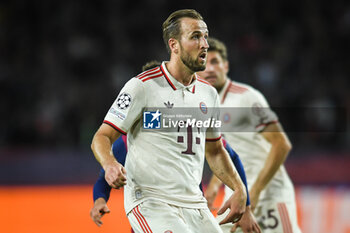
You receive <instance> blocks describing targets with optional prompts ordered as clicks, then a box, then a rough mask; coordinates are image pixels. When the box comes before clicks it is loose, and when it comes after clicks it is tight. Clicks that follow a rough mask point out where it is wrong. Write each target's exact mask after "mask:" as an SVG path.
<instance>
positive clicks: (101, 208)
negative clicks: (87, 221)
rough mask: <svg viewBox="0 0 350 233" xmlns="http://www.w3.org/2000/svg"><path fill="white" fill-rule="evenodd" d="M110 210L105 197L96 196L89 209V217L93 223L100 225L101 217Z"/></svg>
mask: <svg viewBox="0 0 350 233" xmlns="http://www.w3.org/2000/svg"><path fill="white" fill-rule="evenodd" d="M109 212H110V210H109V209H108V206H107V203H106V201H105V199H103V198H101V197H100V198H98V199H97V200H96V201H95V203H94V206H93V207H92V209H91V210H90V217H91V219H92V221H94V223H96V225H97V226H99V227H100V226H101V225H102V221H101V218H102V216H103V215H104V214H108V213H109Z"/></svg>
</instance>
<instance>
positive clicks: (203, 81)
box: [197, 76, 211, 86]
mask: <svg viewBox="0 0 350 233" xmlns="http://www.w3.org/2000/svg"><path fill="white" fill-rule="evenodd" d="M197 80H198V81H199V82H202V83H205V84H208V85H209V86H211V84H210V83H208V82H207V81H205V80H204V79H202V78H200V77H199V76H198V77H197Z"/></svg>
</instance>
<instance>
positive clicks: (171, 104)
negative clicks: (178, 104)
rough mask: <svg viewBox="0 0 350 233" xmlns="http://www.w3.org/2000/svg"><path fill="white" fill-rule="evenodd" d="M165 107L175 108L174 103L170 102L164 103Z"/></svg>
mask: <svg viewBox="0 0 350 233" xmlns="http://www.w3.org/2000/svg"><path fill="white" fill-rule="evenodd" d="M164 105H165V107H167V108H173V106H174V103H170V102H169V101H168V103H167V102H164Z"/></svg>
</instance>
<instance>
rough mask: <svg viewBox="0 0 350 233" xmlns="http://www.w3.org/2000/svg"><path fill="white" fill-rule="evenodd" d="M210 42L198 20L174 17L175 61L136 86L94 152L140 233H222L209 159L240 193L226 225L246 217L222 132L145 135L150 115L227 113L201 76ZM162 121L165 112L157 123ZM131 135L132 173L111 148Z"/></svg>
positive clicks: (168, 30) (110, 116)
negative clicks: (209, 194) (204, 188)
mask: <svg viewBox="0 0 350 233" xmlns="http://www.w3.org/2000/svg"><path fill="white" fill-rule="evenodd" d="M207 36H208V29H207V26H206V24H205V22H204V21H203V18H202V17H201V16H200V14H199V13H198V12H196V11H194V10H179V11H176V12H174V13H172V14H171V15H170V16H169V17H168V19H167V20H166V21H165V22H164V23H163V39H164V42H165V44H166V46H167V49H168V51H169V52H170V61H169V62H163V63H162V65H161V66H160V67H157V68H155V69H152V70H150V71H146V72H144V73H141V74H139V75H137V76H136V77H134V78H132V79H131V80H129V81H128V82H127V83H126V84H125V86H124V87H123V89H122V90H121V92H120V94H119V95H118V97H117V99H116V101H115V102H114V103H113V105H112V107H111V108H110V110H109V112H108V113H107V115H106V117H105V120H104V123H103V124H102V125H101V127H100V128H99V129H98V131H97V132H96V134H95V136H94V138H93V141H92V145H91V147H92V150H93V152H94V155H95V157H96V159H97V160H98V161H99V163H100V164H101V165H102V167H103V168H104V170H105V179H106V181H107V182H108V184H109V185H110V186H111V187H113V188H120V187H122V186H124V207H125V211H126V214H127V216H128V219H129V222H130V224H131V226H132V228H133V230H134V231H135V232H137V233H139V232H147V233H150V232H154V233H171V232H173V233H177V232H179V233H180V232H181V233H186V232H193V233H197V232H198V233H203V232H208V233H215V232H222V231H221V229H220V227H219V225H218V223H217V222H216V221H215V219H214V217H213V215H212V214H211V213H210V210H209V209H208V206H207V202H206V199H205V198H204V197H203V195H202V192H201V191H200V189H199V183H200V181H201V177H202V172H203V164H204V154H205V157H206V159H207V162H208V164H209V165H210V167H211V169H212V171H213V173H214V174H215V175H216V176H217V177H219V178H220V179H221V180H222V181H223V182H224V183H225V184H226V185H227V186H228V187H230V188H231V189H233V190H235V192H234V194H233V195H232V196H231V197H230V198H229V200H228V201H227V202H226V203H225V204H224V206H223V208H222V212H224V211H225V210H226V209H228V208H230V213H229V214H228V215H227V217H226V218H225V219H224V220H223V223H227V222H236V221H238V220H239V219H240V218H241V217H242V215H243V213H244V211H245V204H246V198H247V196H246V193H245V189H244V185H243V183H242V181H241V179H240V177H239V176H238V174H237V171H236V170H235V168H234V166H233V164H232V162H231V160H230V158H229V156H228V154H227V152H226V151H225V149H224V147H223V145H222V142H221V140H220V138H221V134H220V132H219V130H218V129H217V128H214V127H211V128H210V127H209V128H208V129H207V131H206V132H205V131H198V132H197V130H195V131H192V130H191V128H187V129H185V130H182V131H180V132H175V133H174V132H163V131H162V132H160V131H156V130H152V131H147V130H145V129H143V128H142V127H143V122H142V121H143V112H142V111H143V109H144V108H161V107H163V108H164V106H166V107H169V108H172V107H174V108H175V107H191V108H192V109H196V110H195V111H197V112H198V113H199V114H200V112H202V113H207V110H208V109H210V108H214V107H218V106H219V100H218V98H219V97H218V94H217V92H216V90H215V89H214V88H213V87H211V86H210V85H209V84H208V83H207V82H206V81H204V80H201V79H199V78H198V77H197V75H196V74H195V72H197V71H200V70H204V69H205V65H206V56H207V50H208V43H207ZM211 114H212V115H211V116H212V117H213V118H215V117H216V116H215V114H214V113H211ZM158 116H159V112H158V111H157V112H156V113H154V115H153V117H154V119H153V120H156V119H157V118H158ZM216 118H217V117H216ZM125 133H128V139H127V140H128V154H127V159H126V163H125V168H124V167H123V166H122V165H121V164H119V163H118V161H116V160H115V157H114V156H113V154H112V153H111V145H112V143H113V142H114V141H115V140H116V139H117V138H118V137H119V136H120V135H121V134H125Z"/></svg>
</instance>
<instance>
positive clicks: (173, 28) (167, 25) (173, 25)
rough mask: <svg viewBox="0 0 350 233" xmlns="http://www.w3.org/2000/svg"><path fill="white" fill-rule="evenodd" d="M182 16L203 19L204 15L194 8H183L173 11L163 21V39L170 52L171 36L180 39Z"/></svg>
mask: <svg viewBox="0 0 350 233" xmlns="http://www.w3.org/2000/svg"><path fill="white" fill-rule="evenodd" d="M182 18H192V19H198V20H203V17H202V16H201V15H200V14H199V13H198V12H197V11H196V10H193V9H183V10H178V11H175V12H173V13H171V15H169V17H168V18H167V19H166V20H165V21H164V23H163V40H164V43H165V46H166V48H167V50H168V52H169V54H170V53H171V50H170V48H169V44H168V41H169V39H170V38H175V39H177V40H179V39H180V35H181V25H180V19H182Z"/></svg>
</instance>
